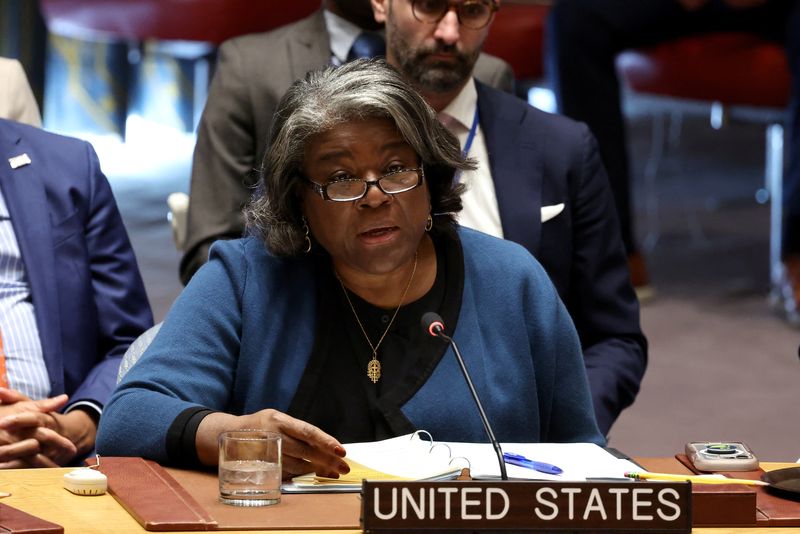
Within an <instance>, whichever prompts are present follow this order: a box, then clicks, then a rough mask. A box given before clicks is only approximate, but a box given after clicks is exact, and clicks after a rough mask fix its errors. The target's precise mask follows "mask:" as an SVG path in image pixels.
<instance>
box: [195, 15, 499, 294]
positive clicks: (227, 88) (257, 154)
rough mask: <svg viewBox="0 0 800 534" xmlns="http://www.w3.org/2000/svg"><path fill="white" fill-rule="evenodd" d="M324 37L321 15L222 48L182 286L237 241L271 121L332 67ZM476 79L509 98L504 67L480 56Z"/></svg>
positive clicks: (204, 129) (202, 130) (201, 140)
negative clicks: (218, 249) (307, 82)
mask: <svg viewBox="0 0 800 534" xmlns="http://www.w3.org/2000/svg"><path fill="white" fill-rule="evenodd" d="M330 58H331V49H330V37H329V35H328V30H327V28H326V26H325V18H324V16H323V14H322V11H321V10H320V11H317V12H315V13H313V14H312V15H310V16H309V17H306V18H304V19H302V20H300V21H297V22H295V23H293V24H288V25H286V26H283V27H281V28H278V29H276V30H273V31H270V32H265V33H257V34H252V35H245V36H242V37H237V38H234V39H231V40H230V41H227V42H225V43H223V45H222V46H221V47H220V49H219V56H218V60H217V67H216V73H215V74H214V78H213V80H212V82H211V87H210V88H209V92H208V101H207V102H206V107H205V110H204V111H203V116H202V118H201V119H200V125H199V126H198V129H197V145H196V147H195V151H194V161H193V163H192V184H191V191H190V199H191V200H190V202H189V214H188V226H187V231H186V243H185V245H184V252H185V253H184V256H183V259H182V260H181V268H180V272H181V279H182V280H183V282H184V284H185V283H186V282H188V280H189V278H191V276H192V275H193V274H194V272H195V271H196V270H197V269H198V268H199V267H200V265H202V264H203V263H205V261H206V259H207V258H208V248H209V247H210V246H211V243H212V242H213V241H214V240H216V239H232V238H238V237H241V236H242V234H243V231H244V221H243V219H242V215H241V211H242V207H243V206H244V205H245V204H246V203H247V201H248V200H249V199H250V195H251V193H252V190H253V188H254V187H255V184H256V182H257V181H258V176H257V174H256V172H254V169H255V168H256V167H258V166H260V165H261V161H262V159H263V156H264V152H265V150H266V147H267V142H268V138H269V130H270V127H271V126H272V116H273V115H274V114H275V109H276V108H277V106H278V103H279V102H280V99H281V97H282V96H283V94H284V93H285V92H286V90H287V89H288V88H289V86H290V85H291V84H292V82H294V81H295V80H297V79H299V78H302V77H303V76H305V74H306V73H307V72H308V71H310V70H315V69H319V68H321V67H325V66H327V65H328V64H329V63H330ZM475 75H476V77H477V78H478V79H480V80H483V81H484V82H486V83H488V84H490V85H492V86H493V87H498V88H500V89H503V90H508V91H512V90H513V84H514V77H513V72H512V71H511V68H510V67H509V66H508V64H506V63H505V62H503V61H501V60H499V59H497V58H494V57H491V56H487V55H485V54H483V55H481V57H480V58H479V59H478V63H477V64H476V66H475Z"/></svg>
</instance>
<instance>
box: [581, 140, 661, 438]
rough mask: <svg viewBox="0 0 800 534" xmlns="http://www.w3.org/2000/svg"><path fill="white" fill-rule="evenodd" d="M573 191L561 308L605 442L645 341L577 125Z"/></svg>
mask: <svg viewBox="0 0 800 534" xmlns="http://www.w3.org/2000/svg"><path fill="white" fill-rule="evenodd" d="M575 175H576V177H577V179H576V180H575V181H574V182H573V184H572V185H571V187H572V189H573V191H572V193H571V196H572V197H573V210H574V215H573V219H574V220H573V224H574V228H573V235H574V238H573V243H574V255H573V270H572V274H571V281H570V285H571V290H570V293H569V299H568V302H567V303H566V304H567V308H568V309H569V311H570V313H571V314H572V317H573V319H574V321H575V325H576V327H577V330H578V332H579V333H580V335H581V344H582V346H583V353H584V360H585V363H586V370H587V373H588V377H589V386H590V389H591V392H592V402H593V404H594V409H595V413H596V415H597V422H598V425H599V427H600V430H601V432H603V434H607V433H608V431H609V429H610V428H611V425H612V424H613V423H614V421H615V420H616V419H617V417H618V416H619V414H620V412H621V411H622V410H623V409H624V408H626V407H627V406H629V405H630V404H631V403H632V402H633V400H634V398H635V397H636V394H637V393H638V391H639V384H640V383H641V381H642V376H643V375H644V371H645V368H646V366H647V341H646V339H645V338H644V335H643V334H642V331H641V327H640V325H639V304H638V302H637V300H636V295H635V293H634V291H633V287H632V286H631V284H630V276H629V274H628V269H627V262H626V257H625V251H624V249H623V246H622V240H621V237H620V230H619V222H618V221H617V216H616V210H615V208H614V201H613V198H612V196H611V190H610V188H609V187H608V178H607V176H606V172H605V169H604V167H603V165H602V163H601V160H600V155H599V152H598V149H597V142H596V141H595V139H594V137H593V136H592V134H591V133H590V132H589V130H588V128H586V127H585V126H584V125H582V151H581V161H580V165H579V169H578V172H576V173H575Z"/></svg>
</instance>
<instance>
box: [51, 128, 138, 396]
mask: <svg viewBox="0 0 800 534" xmlns="http://www.w3.org/2000/svg"><path fill="white" fill-rule="evenodd" d="M84 146H85V150H86V158H87V160H88V167H87V169H88V173H89V196H88V202H89V205H88V213H87V218H86V223H85V226H84V240H85V243H86V254H87V261H88V268H89V274H90V278H91V289H92V298H93V301H94V306H95V309H96V314H97V315H96V317H97V354H98V361H97V362H96V363H95V364H94V366H93V367H92V368H91V370H90V371H89V373H88V374H87V376H86V378H85V379H84V380H83V381H82V382H81V384H80V385H79V386H78V388H77V389H76V390H75V391H74V392H73V393H72V395H71V399H70V400H71V403H73V404H74V403H77V402H79V401H91V402H94V403H96V404H98V405H99V406H101V407H102V406H103V404H104V403H105V402H106V400H108V398H109V397H110V396H111V392H112V391H113V390H114V387H115V386H116V381H117V371H118V369H119V364H120V361H121V360H122V356H123V355H124V354H125V351H126V350H127V349H128V346H129V345H130V344H131V343H132V342H133V341H134V340H135V339H136V338H137V337H138V336H139V335H140V334H141V333H142V332H144V331H145V330H146V329H148V328H149V327H150V326H152V325H153V316H152V313H151V311H150V304H149V302H148V300H147V294H146V293H145V289H144V283H143V282H142V277H141V275H140V274H139V268H138V266H137V264H136V257H135V256H134V253H133V248H132V247H131V243H130V241H129V240H128V234H127V232H126V231H125V226H124V225H123V222H122V218H121V217H120V214H119V211H118V210H117V204H116V202H115V201H114V196H113V194H112V192H111V188H110V186H109V184H108V180H106V177H105V176H104V175H103V173H102V172H101V170H100V164H99V162H98V160H97V155H96V154H95V152H94V150H93V149H92V147H91V146H90V145H89V144H88V143H86V144H84ZM78 335H79V334H78ZM65 365H69V364H68V362H67V363H65Z"/></svg>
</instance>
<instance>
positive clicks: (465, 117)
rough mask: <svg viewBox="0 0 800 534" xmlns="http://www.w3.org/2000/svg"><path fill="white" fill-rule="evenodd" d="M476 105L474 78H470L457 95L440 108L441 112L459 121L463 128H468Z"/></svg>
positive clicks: (470, 125) (476, 92)
mask: <svg viewBox="0 0 800 534" xmlns="http://www.w3.org/2000/svg"><path fill="white" fill-rule="evenodd" d="M477 105H478V90H477V89H475V80H474V79H473V78H470V80H469V81H468V82H467V83H466V84H464V87H463V88H462V89H461V91H460V92H459V93H458V95H456V97H455V98H454V99H453V100H451V101H450V103H449V104H447V107H445V108H444V109H443V110H442V113H447V114H448V115H450V116H451V117H453V118H454V119H456V120H457V121H458V122H459V123H461V125H462V126H463V127H464V128H466V129H470V127H472V120H473V119H474V117H475V107H476V106H477Z"/></svg>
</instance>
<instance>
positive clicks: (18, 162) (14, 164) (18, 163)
mask: <svg viewBox="0 0 800 534" xmlns="http://www.w3.org/2000/svg"><path fill="white" fill-rule="evenodd" d="M8 164H9V165H11V168H12V169H19V168H20V167H24V166H25V165H30V164H31V158H30V157H29V156H28V154H25V153H22V154H20V155H19V156H14V157H13V158H8Z"/></svg>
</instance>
